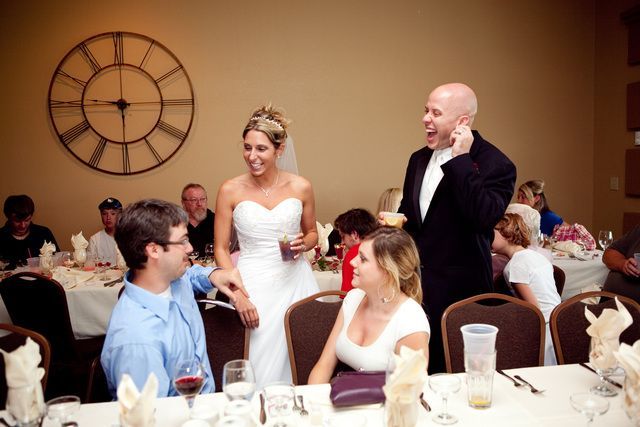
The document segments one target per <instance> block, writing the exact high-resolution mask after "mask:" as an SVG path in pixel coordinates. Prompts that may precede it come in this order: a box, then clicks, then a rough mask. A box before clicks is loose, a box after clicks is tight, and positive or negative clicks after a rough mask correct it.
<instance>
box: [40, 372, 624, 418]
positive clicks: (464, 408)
mask: <svg viewBox="0 0 640 427" xmlns="http://www.w3.org/2000/svg"><path fill="white" fill-rule="evenodd" d="M507 372H508V373H510V374H514V373H517V374H520V375H521V376H523V377H524V378H525V379H527V380H528V381H529V382H531V383H532V384H534V385H535V386H536V387H538V388H540V389H546V391H545V392H544V393H543V394H538V395H534V394H532V393H530V392H529V391H528V389H526V388H525V387H520V388H515V387H514V386H513V385H512V383H511V382H510V381H509V380H507V379H506V378H504V377H502V376H501V375H498V374H495V375H494V388H493V404H492V406H491V408H489V409H484V410H479V409H473V408H471V407H469V406H468V405H467V401H466V386H465V384H464V377H465V376H464V374H460V378H461V379H462V382H463V385H462V388H461V390H460V391H459V392H458V393H456V394H455V395H453V396H452V397H451V398H450V399H449V411H450V412H451V413H452V414H455V415H456V416H457V417H458V419H459V421H458V423H457V424H455V425H456V426H461V427H462V426H545V427H547V426H549V427H553V426H558V427H569V426H584V425H586V418H585V417H584V415H582V414H580V413H578V412H576V411H575V410H574V409H573V408H572V407H571V404H570V403H569V396H570V395H571V394H573V393H578V392H588V391H589V388H590V387H591V386H593V385H595V384H597V383H598V377H597V376H596V375H595V374H594V373H592V372H590V371H587V370H586V369H584V368H582V367H581V366H579V365H564V366H550V367H541V368H524V369H514V370H509V371H507ZM424 392H425V399H426V400H427V401H429V403H430V405H431V407H432V409H433V410H432V412H430V413H427V412H426V411H424V410H423V409H422V407H420V408H419V419H418V425H419V426H423V425H436V424H434V422H433V420H432V419H431V417H432V416H433V414H434V413H436V412H438V411H439V410H440V408H441V403H440V400H439V399H438V398H437V397H436V396H435V394H434V393H433V392H432V391H431V390H430V389H429V388H428V386H427V387H425V389H424ZM297 393H298V394H302V395H303V396H304V398H305V399H304V401H305V406H306V408H307V409H309V410H311V409H312V408H315V409H316V410H317V411H318V412H317V413H319V412H322V415H321V416H322V417H323V419H324V420H327V419H328V418H329V417H340V416H343V415H345V414H347V413H350V412H351V413H353V412H357V413H359V414H361V415H363V416H365V417H366V418H367V424H366V425H367V426H382V425H383V409H382V408H381V407H380V406H379V405H378V406H377V407H369V409H357V410H354V409H352V410H344V409H343V410H340V411H338V412H336V411H335V410H334V409H333V407H331V405H330V403H329V385H328V384H322V385H315V386H301V387H297ZM256 400H257V397H256V396H254V408H255V409H256V415H257V408H258V406H257V402H256ZM608 400H609V402H610V409H609V411H608V412H607V413H606V414H604V415H602V416H598V417H596V419H595V422H594V423H593V426H606V427H612V426H616V427H618V426H627V425H631V424H630V421H629V420H628V418H627V416H626V414H625V413H624V410H623V408H622V391H619V394H618V396H616V397H613V398H608ZM225 403H226V398H225V396H224V395H223V394H222V393H217V394H209V395H202V396H198V397H197V399H196V403H195V405H196V406H199V405H209V406H211V407H213V408H215V409H216V410H217V411H222V410H223V408H224V405H225ZM318 418H320V417H318ZM72 419H73V420H75V421H77V422H78V423H79V425H81V426H96V427H100V426H105V427H111V426H113V425H118V405H117V403H116V402H109V403H98V404H88V405H82V406H81V408H80V411H79V412H78V413H77V414H75V415H74V416H72ZM187 419H188V409H187V404H186V402H185V401H184V399H183V398H181V397H171V398H163V399H159V400H158V401H157V402H156V426H157V427H179V426H181V425H182V424H183V423H184V422H186V421H187ZM310 420H311V419H310V418H305V419H303V420H298V421H297V422H296V423H295V424H294V425H302V426H304V425H310ZM43 425H44V426H45V427H50V426H54V425H55V424H54V423H52V422H51V421H50V420H46V421H45V423H44V424H43ZM266 425H267V426H268V425H270V424H269V423H268V422H267V424H266ZM316 425H322V424H316ZM347 427H353V426H349V425H347Z"/></svg>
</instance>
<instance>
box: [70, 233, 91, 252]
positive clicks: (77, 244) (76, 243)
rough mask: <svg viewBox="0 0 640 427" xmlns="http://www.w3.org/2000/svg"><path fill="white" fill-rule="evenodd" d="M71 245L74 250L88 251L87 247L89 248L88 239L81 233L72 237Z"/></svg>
mask: <svg viewBox="0 0 640 427" xmlns="http://www.w3.org/2000/svg"><path fill="white" fill-rule="evenodd" d="M71 245H73V249H75V250H78V249H87V246H89V242H87V239H85V238H84V236H83V235H82V231H81V232H79V233H78V234H72V235H71Z"/></svg>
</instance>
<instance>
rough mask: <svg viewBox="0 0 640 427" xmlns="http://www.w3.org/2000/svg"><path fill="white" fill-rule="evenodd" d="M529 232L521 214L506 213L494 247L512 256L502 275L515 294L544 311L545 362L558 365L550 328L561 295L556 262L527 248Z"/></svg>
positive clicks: (500, 222)
mask: <svg viewBox="0 0 640 427" xmlns="http://www.w3.org/2000/svg"><path fill="white" fill-rule="evenodd" d="M529 235H530V233H529V228H528V227H527V225H526V224H525V223H524V220H523V219H522V217H521V216H520V215H518V214H513V213H508V214H505V215H504V217H502V219H501V220H500V221H498V224H496V226H495V229H494V238H493V244H492V245H491V248H492V249H493V251H494V252H496V253H499V254H502V255H505V256H507V257H508V258H509V262H508V263H507V265H506V266H505V267H504V271H503V275H504V278H505V280H506V282H507V283H508V284H509V286H510V287H511V289H512V290H513V292H514V293H515V295H516V296H518V297H519V298H520V299H523V300H525V301H527V302H530V303H531V304H533V305H535V306H536V307H538V308H539V309H540V311H542V315H543V316H544V320H545V323H546V324H547V325H546V338H545V342H546V345H545V354H544V364H545V365H547V366H548V365H555V364H557V362H556V356H555V353H554V351H553V342H552V341H551V333H550V331H549V316H550V315H551V311H553V309H554V307H555V306H556V305H558V304H560V295H558V290H557V289H556V283H555V280H554V279H553V265H551V263H550V262H549V260H548V259H546V258H545V257H544V255H541V254H540V253H538V252H536V251H533V250H531V249H526V247H527V246H529Z"/></svg>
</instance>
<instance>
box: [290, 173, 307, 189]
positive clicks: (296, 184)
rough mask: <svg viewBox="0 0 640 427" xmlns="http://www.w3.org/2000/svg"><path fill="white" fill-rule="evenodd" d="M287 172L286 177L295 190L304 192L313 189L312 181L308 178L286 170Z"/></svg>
mask: <svg viewBox="0 0 640 427" xmlns="http://www.w3.org/2000/svg"><path fill="white" fill-rule="evenodd" d="M285 174H286V175H285V176H284V178H285V179H286V180H287V182H288V184H289V185H291V187H292V188H293V189H294V190H297V191H302V192H305V191H310V190H311V182H309V180H308V179H307V178H305V177H303V176H300V175H295V174H292V173H289V172H285Z"/></svg>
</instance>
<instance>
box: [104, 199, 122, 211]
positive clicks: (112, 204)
mask: <svg viewBox="0 0 640 427" xmlns="http://www.w3.org/2000/svg"><path fill="white" fill-rule="evenodd" d="M98 209H99V210H103V209H122V203H120V200H118V199H116V198H115V197H108V198H106V199H104V200H103V201H102V203H100V204H99V205H98Z"/></svg>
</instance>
